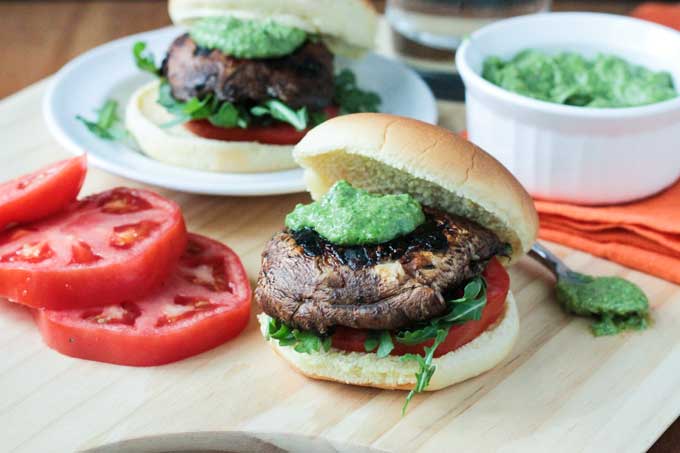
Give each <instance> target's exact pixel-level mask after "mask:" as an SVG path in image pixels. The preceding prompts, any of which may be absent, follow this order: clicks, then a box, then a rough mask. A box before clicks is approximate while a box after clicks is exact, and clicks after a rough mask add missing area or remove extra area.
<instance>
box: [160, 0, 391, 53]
mask: <svg viewBox="0 0 680 453" xmlns="http://www.w3.org/2000/svg"><path fill="white" fill-rule="evenodd" d="M168 9H169V13H170V17H171V18H172V21H173V22H174V23H176V24H181V25H189V24H191V22H193V21H195V20H197V19H201V18H204V17H210V16H233V17H238V18H242V19H271V20H273V21H275V22H277V23H280V24H283V25H287V26H292V27H297V28H300V29H302V30H305V31H306V32H308V33H312V34H317V35H321V36H322V37H323V39H324V41H325V42H326V44H327V45H328V46H329V47H330V48H331V50H333V51H334V52H335V53H338V54H341V55H346V56H350V57H352V56H358V55H360V54H361V53H363V51H365V50H366V49H370V48H372V47H373V45H374V41H375V35H376V32H377V29H378V16H377V14H376V12H375V10H374V9H373V7H372V6H371V4H370V3H369V2H368V0H341V1H338V0H170V1H169V3H168Z"/></svg>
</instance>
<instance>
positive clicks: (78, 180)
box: [0, 155, 87, 229]
mask: <svg viewBox="0 0 680 453" xmlns="http://www.w3.org/2000/svg"><path fill="white" fill-rule="evenodd" d="M86 173H87V158H86V157H85V156H84V155H82V156H79V157H74V158H72V159H67V160H62V161H61V162H57V163H55V164H52V165H50V166H48V167H45V168H43V169H41V170H38V171H36V172H35V173H31V174H28V175H24V176H20V177H18V178H16V179H13V180H11V181H8V182H5V183H3V184H0V229H2V228H4V227H6V226H7V225H10V224H15V223H26V222H32V221H35V220H40V219H43V218H45V217H47V216H50V215H52V214H54V213H57V212H59V211H61V210H63V209H64V208H66V206H68V204H69V203H71V202H72V201H73V200H75V199H76V197H77V196H78V192H80V187H81V186H82V185H83V181H84V180H85V174H86Z"/></svg>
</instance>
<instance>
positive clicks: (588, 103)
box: [482, 50, 678, 108]
mask: <svg viewBox="0 0 680 453" xmlns="http://www.w3.org/2000/svg"><path fill="white" fill-rule="evenodd" d="M482 77H484V78H485V79H486V80H488V81H490V82H491V83H494V84H496V85H498V86H500V87H502V88H505V89H506V90H508V91H512V92H515V93H518V94H522V95H524V96H529V97H532V98H536V99H540V100H542V101H547V102H553V103H556V104H565V105H573V106H580V107H599V108H603V107H635V106H640V105H647V104H653V103H656V102H661V101H665V100H668V99H672V98H674V97H676V96H677V95H678V93H677V91H676V89H675V87H674V86H673V79H672V77H671V75H670V74H669V73H668V72H663V71H662V72H654V71H650V70H649V69H646V68H644V67H642V66H638V65H634V64H631V63H629V62H627V61H626V60H624V59H623V58H619V57H617V56H614V55H598V56H597V57H596V58H595V59H593V60H589V59H586V58H584V57H582V56H581V55H578V54H576V53H571V52H563V53H560V54H557V55H548V54H546V53H543V52H539V51H537V50H524V51H522V52H520V53H518V54H517V55H516V56H515V57H514V58H512V59H511V60H508V61H504V60H502V59H500V58H498V57H489V58H487V59H486V60H485V61H484V68H483V71H482Z"/></svg>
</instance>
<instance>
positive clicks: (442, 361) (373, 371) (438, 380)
mask: <svg viewBox="0 0 680 453" xmlns="http://www.w3.org/2000/svg"><path fill="white" fill-rule="evenodd" d="M258 320H259V322H260V330H261V332H262V334H263V335H265V338H266V332H267V324H268V323H269V320H270V318H269V316H267V315H266V314H264V313H262V314H260V315H258ZM518 334H519V316H518V314H517V306H516V304H515V299H514V297H513V296H512V293H511V292H509V293H508V297H507V299H506V304H505V313H504V314H503V317H502V318H501V319H500V320H499V321H498V322H496V324H494V325H493V326H492V327H490V328H489V329H487V330H486V331H485V332H484V333H482V334H481V335H480V336H479V337H477V338H475V339H474V340H473V341H471V342H470V343H468V344H466V345H464V346H462V347H460V348H458V349H456V350H455V351H451V352H449V353H448V354H445V355H443V356H441V357H438V358H436V359H434V360H433V361H432V364H433V365H436V367H437V370H436V371H435V373H434V375H433V376H432V380H431V381H430V385H429V386H428V388H427V390H428V391H432V390H439V389H442V388H444V387H448V386H450V385H453V384H456V383H458V382H462V381H464V380H466V379H470V378H472V377H475V376H478V375H480V374H482V373H484V372H485V371H488V370H490V369H491V368H493V367H495V366H496V365H498V364H499V363H500V362H501V361H502V360H503V359H504V358H505V357H506V356H507V355H508V354H509V353H510V351H511V350H512V348H513V346H514V344H515V341H516V340H517V336H518ZM268 342H269V343H270V345H271V346H272V347H273V348H274V350H275V351H276V352H277V353H278V354H279V355H280V356H281V357H283V358H284V359H285V360H286V361H287V362H288V363H289V364H290V365H291V366H292V367H293V368H294V369H296V370H297V371H299V372H300V373H302V374H304V375H305V376H307V377H310V378H313V379H322V380H327V381H335V382H342V383H343V384H353V385H361V386H365V387H376V388H381V389H388V390H411V389H412V388H413V387H414V386H415V384H416V377H415V374H416V371H418V364H417V363H416V361H415V360H408V361H401V358H400V357H399V356H388V357H385V358H382V359H381V358H378V356H377V355H376V354H375V353H368V352H347V351H341V350H338V349H335V348H331V350H330V351H328V352H323V351H321V352H318V353H314V354H304V353H299V352H296V351H295V350H294V349H293V348H292V347H288V346H280V345H279V344H278V342H277V341H276V340H271V339H270V340H268Z"/></svg>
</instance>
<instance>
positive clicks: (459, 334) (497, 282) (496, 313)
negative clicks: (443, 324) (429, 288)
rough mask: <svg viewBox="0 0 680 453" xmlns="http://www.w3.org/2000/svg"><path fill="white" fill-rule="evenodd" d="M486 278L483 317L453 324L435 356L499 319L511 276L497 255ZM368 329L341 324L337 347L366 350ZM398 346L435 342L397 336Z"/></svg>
mask: <svg viewBox="0 0 680 453" xmlns="http://www.w3.org/2000/svg"><path fill="white" fill-rule="evenodd" d="M483 276H484V280H486V306H485V307H484V310H483V312H482V319H480V320H479V321H468V322H466V323H464V324H460V325H457V326H453V327H451V330H449V334H448V336H447V337H446V340H445V341H444V342H443V343H442V344H441V345H439V347H438V348H437V350H436V351H435V353H434V356H435V357H441V356H443V355H444V354H447V353H449V352H451V351H455V350H456V349H458V348H460V347H461V346H464V345H466V344H468V343H469V342H471V341H472V340H474V339H475V338H477V337H478V336H480V335H481V334H483V333H484V331H486V329H488V328H489V327H490V326H491V325H493V324H494V323H496V321H498V319H499V318H500V317H501V316H502V315H503V313H504V312H505V299H507V297H508V291H509V290H510V276H509V275H508V272H507V271H506V270H505V268H504V267H503V266H502V265H501V263H500V262H499V261H498V260H497V259H496V258H493V259H492V260H491V261H489V265H488V266H487V267H486V269H485V270H484V274H483ZM366 337H367V332H366V331H365V330H358V329H350V328H348V327H338V328H337V329H336V330H335V333H334V334H333V337H332V341H333V343H332V344H333V347H334V348H337V349H341V350H343V351H356V352H366V349H365V347H364V342H365V341H366ZM393 342H394V349H393V350H392V352H391V355H404V354H419V355H424V354H425V350H424V348H425V347H427V346H432V343H433V340H429V341H426V342H424V343H421V344H418V345H414V346H407V345H404V344H401V343H399V342H398V341H396V340H395V339H394V338H393Z"/></svg>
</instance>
